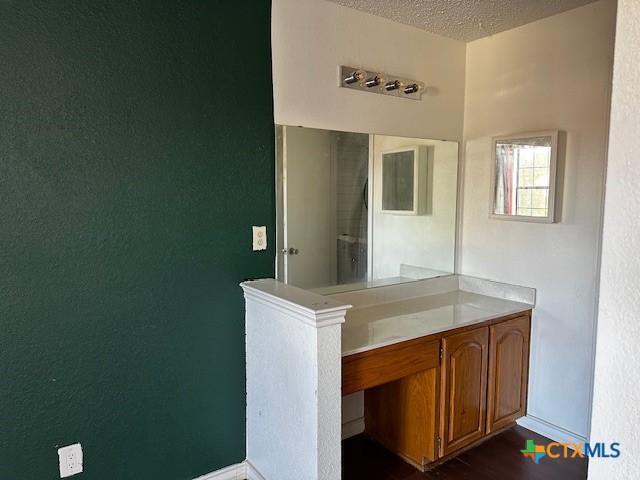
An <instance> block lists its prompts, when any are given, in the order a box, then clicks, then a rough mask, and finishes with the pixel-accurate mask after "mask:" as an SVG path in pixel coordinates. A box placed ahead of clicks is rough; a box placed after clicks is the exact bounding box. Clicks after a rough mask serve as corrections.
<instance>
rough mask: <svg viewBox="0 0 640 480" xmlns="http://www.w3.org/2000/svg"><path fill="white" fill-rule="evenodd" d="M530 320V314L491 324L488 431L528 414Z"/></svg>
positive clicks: (502, 426)
mask: <svg viewBox="0 0 640 480" xmlns="http://www.w3.org/2000/svg"><path fill="white" fill-rule="evenodd" d="M529 323H530V322H529V316H522V317H518V318H514V319H513V320H507V321H506V322H502V323H498V324H496V325H492V326H491V327H489V328H490V330H489V393H488V396H487V433H490V432H494V431H496V430H499V429H501V428H504V427H506V426H508V425H510V424H511V423H513V422H514V421H515V420H516V419H517V418H520V417H522V416H523V415H524V414H525V413H526V408H527V377H528V368H529Z"/></svg>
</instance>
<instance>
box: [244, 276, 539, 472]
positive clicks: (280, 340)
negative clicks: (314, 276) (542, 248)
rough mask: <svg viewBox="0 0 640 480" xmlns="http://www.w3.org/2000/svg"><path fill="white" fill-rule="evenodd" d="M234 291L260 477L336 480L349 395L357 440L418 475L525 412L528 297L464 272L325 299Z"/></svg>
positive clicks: (251, 442)
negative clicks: (241, 316)
mask: <svg viewBox="0 0 640 480" xmlns="http://www.w3.org/2000/svg"><path fill="white" fill-rule="evenodd" d="M243 288H244V290H245V296H246V298H247V435H248V438H247V442H248V443H247V456H248V460H249V462H250V463H251V462H254V463H255V464H257V465H259V467H260V468H259V470H260V471H261V472H263V473H262V474H263V476H264V477H265V478H272V477H271V476H269V475H268V473H270V472H271V473H273V474H274V475H275V473H276V472H278V478H283V479H285V478H322V479H339V478H340V472H339V469H340V436H341V435H340V425H341V424H340V417H341V413H340V398H341V397H342V396H344V395H348V394H351V393H353V392H358V391H364V423H365V433H366V434H367V435H369V436H370V437H372V438H373V439H375V440H376V441H378V442H379V443H381V444H382V445H384V446H385V447H386V448H387V449H389V450H390V451H392V452H394V453H396V454H397V455H399V456H400V457H402V458H403V459H404V460H406V461H407V462H409V463H411V464H412V465H414V466H415V467H416V468H418V469H420V470H423V471H424V470H425V469H428V468H429V467H430V466H432V465H434V464H436V463H438V462H441V461H445V460H446V459H448V458H450V457H451V456H454V455H456V454H457V453H459V452H460V451H461V450H463V449H465V448H469V447H471V446H473V445H475V444H477V443H479V442H481V441H482V440H483V439H485V438H487V436H490V435H493V434H495V433H497V432H499V431H501V430H503V429H505V428H508V427H510V426H512V425H513V423H514V422H515V420H516V419H518V418H519V417H522V416H524V415H525V414H526V399H527V381H528V378H527V377H528V359H529V333H530V321H531V311H532V308H533V307H534V304H535V290H533V289H529V288H525V287H518V286H513V285H507V284H502V283H497V282H492V281H488V280H483V279H478V278H473V277H466V276H461V275H449V276H446V277H440V278H433V279H426V280H420V281H416V282H411V283H405V284H398V285H389V286H385V287H379V288H371V289H365V290H360V291H353V292H344V293H338V294H334V295H329V296H323V295H318V294H316V293H313V292H310V291H307V290H301V289H298V288H295V287H291V286H288V285H284V284H282V283H280V282H277V281H275V280H261V281H257V282H247V283H245V284H243ZM296 462H298V463H299V465H298V464H296ZM320 469H324V473H322V474H320V473H315V472H318V471H319V470H320ZM289 472H290V475H289ZM300 472H303V473H300ZM309 472H312V473H309Z"/></svg>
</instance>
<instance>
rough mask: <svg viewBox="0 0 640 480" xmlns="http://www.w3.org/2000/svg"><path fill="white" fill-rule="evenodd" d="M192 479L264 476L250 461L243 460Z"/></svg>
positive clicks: (238, 479)
mask: <svg viewBox="0 0 640 480" xmlns="http://www.w3.org/2000/svg"><path fill="white" fill-rule="evenodd" d="M193 480H265V478H264V477H263V476H262V475H261V474H260V472H258V470H257V469H256V467H254V466H253V465H251V462H249V461H248V460H245V461H244V462H242V463H237V464H235V465H230V466H228V467H225V468H222V469H220V470H216V471H215V472H211V473H207V474H206V475H203V476H201V477H198V478H194V479H193Z"/></svg>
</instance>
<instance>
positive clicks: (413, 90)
mask: <svg viewBox="0 0 640 480" xmlns="http://www.w3.org/2000/svg"><path fill="white" fill-rule="evenodd" d="M418 90H420V86H419V85H418V84H417V83H412V84H410V85H407V86H406V87H404V89H403V90H402V91H403V92H404V93H405V94H406V95H410V94H412V93H416V92H417V91H418Z"/></svg>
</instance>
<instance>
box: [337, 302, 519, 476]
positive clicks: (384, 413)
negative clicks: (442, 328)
mask: <svg viewBox="0 0 640 480" xmlns="http://www.w3.org/2000/svg"><path fill="white" fill-rule="evenodd" d="M530 319H531V314H530V312H526V313H524V314H520V315H517V316H516V315H512V316H509V317H504V318H498V319H494V320H490V321H487V322H485V323H483V324H479V325H476V326H473V327H464V328H460V329H457V330H455V331H450V332H443V333H439V334H436V335H431V336H427V337H422V338H418V339H414V340H408V341H406V342H401V343H398V344H394V345H390V346H387V347H381V348H379V349H375V350H370V351H367V352H363V353H357V354H354V355H349V356H347V357H344V358H343V359H342V393H343V395H346V394H348V393H352V392H354V391H358V390H365V395H364V397H365V401H364V403H365V431H366V433H367V434H368V435H370V436H371V437H373V438H374V439H376V440H377V441H378V442H380V443H381V444H382V445H384V446H385V447H387V448H388V449H389V450H391V451H393V452H395V453H396V454H398V455H399V456H401V457H402V458H403V459H405V460H406V461H408V462H409V463H411V464H413V465H414V466H416V467H418V468H420V469H421V470H424V469H425V468H428V466H429V464H431V463H433V462H437V461H443V460H446V458H447V457H450V456H453V455H455V453H456V452H459V451H460V450H461V449H465V448H469V447H471V446H473V445H474V444H476V443H478V442H480V441H482V440H483V439H484V438H486V436H487V435H488V434H492V433H494V432H497V431H499V430H502V429H504V428H507V427H509V426H511V425H512V424H513V422H514V421H515V420H516V419H518V418H519V417H521V416H524V415H525V414H526V398H527V381H528V374H529V371H528V366H529V365H528V364H529V330H530Z"/></svg>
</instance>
